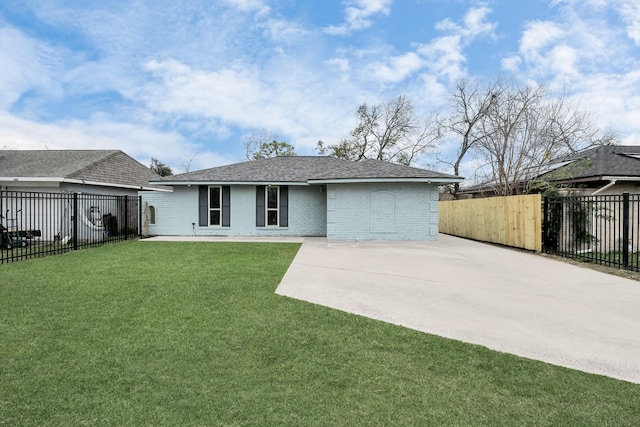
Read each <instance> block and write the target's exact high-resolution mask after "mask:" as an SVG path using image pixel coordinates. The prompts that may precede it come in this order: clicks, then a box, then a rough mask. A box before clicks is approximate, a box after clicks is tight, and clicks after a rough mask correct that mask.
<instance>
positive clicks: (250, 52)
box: [0, 0, 640, 176]
mask: <svg viewBox="0 0 640 427" xmlns="http://www.w3.org/2000/svg"><path fill="white" fill-rule="evenodd" d="M0 62H1V63H2V67H0V87H2V90H1V91H0V148H11V149H47V148H48V149H80V148H88V149H122V150H123V151H125V152H126V153H128V154H130V155H131V156H133V157H135V158H136V159H138V160H139V161H141V162H142V163H144V164H149V162H150V158H151V157H155V158H158V159H160V160H161V161H162V162H164V163H167V164H169V165H170V166H172V167H173V169H174V172H183V171H184V165H186V164H187V163H188V162H189V160H190V159H192V162H191V170H196V169H201V168H207V167H213V166H217V165H221V164H226V163H232V162H237V161H242V160H244V155H245V151H244V146H243V143H244V141H245V139H246V138H247V136H249V135H252V134H253V135H260V134H262V133H264V132H270V133H271V134H273V135H275V136H277V138H278V140H281V141H286V142H289V143H291V144H293V145H294V146H295V147H296V150H297V152H298V154H303V155H304V154H307V155H312V154H315V151H314V146H315V144H316V142H317V141H318V140H320V139H321V140H323V141H324V142H325V143H327V144H332V143H336V142H338V141H339V139H340V138H341V137H344V136H347V135H348V133H349V131H350V130H351V129H352V128H353V127H354V125H355V111H356V109H357V107H358V106H359V105H360V104H362V103H363V102H367V103H369V104H375V103H380V102H382V101H385V100H388V99H391V98H395V97H396V96H398V95H400V94H405V95H406V96H407V97H408V98H409V99H411V100H412V101H413V103H414V105H415V107H416V110H417V111H418V112H419V113H420V114H423V115H425V116H426V115H427V114H429V113H430V112H432V111H443V109H444V107H445V102H446V97H447V90H448V89H449V88H451V87H452V86H453V85H454V84H455V82H456V81H457V80H458V79H460V78H471V79H477V80H478V81H480V82H481V83H483V82H488V81H490V80H492V79H494V78H496V77H498V76H509V77H515V78H516V79H518V80H520V81H522V82H531V83H535V84H545V85H548V86H549V88H550V89H551V90H552V91H553V93H556V94H564V95H565V96H567V97H569V98H570V99H572V100H574V101H575V102H576V103H579V105H580V106H581V108H583V109H585V110H589V111H591V112H593V114H594V118H595V120H596V121H597V122H598V123H599V124H600V125H601V126H602V127H603V128H606V129H611V130H614V131H615V132H617V133H618V135H619V137H620V142H621V143H624V144H630V145H640V2H638V1H637V0H522V1H520V0H487V1H473V0H395V1H394V0H343V1H339V0H323V1H319V0H318V1H309V0H307V1H296V0H200V1H189V0H185V1H179V2H176V1H174V0H138V1H118V0H105V1H102V2H87V1H80V0H23V1H20V2H17V1H16V2H9V1H5V2H2V3H0ZM429 166H431V167H438V166H437V165H434V164H433V163H432V162H430V164H429ZM469 167H470V166H469ZM442 168H444V166H442ZM442 170H444V171H446V169H442ZM472 173H473V171H471V170H466V171H465V174H467V176H469V175H471V174H472Z"/></svg>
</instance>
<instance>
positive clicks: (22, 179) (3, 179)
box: [0, 176, 173, 193]
mask: <svg viewBox="0 0 640 427" xmlns="http://www.w3.org/2000/svg"><path fill="white" fill-rule="evenodd" d="M0 182H11V183H16V182H36V183H37V182H46V183H51V182H57V183H64V184H80V185H95V186H100V187H116V188H127V189H132V190H147V191H164V192H169V193H170V192H172V191H173V190H172V189H168V188H155V187H148V186H144V185H127V184H114V183H111V182H99V181H87V180H84V179H71V178H49V177H29V176H14V177H5V176H2V177H0ZM160 185H162V184H160Z"/></svg>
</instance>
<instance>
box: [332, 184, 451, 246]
mask: <svg viewBox="0 0 640 427" xmlns="http://www.w3.org/2000/svg"><path fill="white" fill-rule="evenodd" d="M372 195H374V196H373V199H372ZM391 195H393V196H395V212H393V213H389V212H386V211H387V210H388V209H390V208H389V207H384V208H383V210H384V211H385V212H382V214H381V212H379V211H378V210H379V209H378V207H377V206H376V201H375V200H376V198H377V197H380V196H381V197H380V200H393V198H394V197H392V196H391ZM327 196H328V197H327V211H328V213H327V215H328V221H327V238H328V239H329V240H436V239H437V236H438V187H437V186H436V185H430V184H421V183H406V184H395V183H387V184H340V185H328V186H327ZM372 200H373V202H372ZM384 216H387V217H388V218H389V221H390V223H388V224H387V226H386V227H382V226H381V224H384V223H383V222H381V221H384ZM382 230H384V231H382Z"/></svg>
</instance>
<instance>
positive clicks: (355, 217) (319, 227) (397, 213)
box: [142, 156, 462, 240]
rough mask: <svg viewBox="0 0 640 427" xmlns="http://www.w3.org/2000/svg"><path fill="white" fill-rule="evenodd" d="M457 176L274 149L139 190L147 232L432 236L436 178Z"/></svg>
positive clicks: (382, 237)
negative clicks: (166, 189) (269, 154)
mask: <svg viewBox="0 0 640 427" xmlns="http://www.w3.org/2000/svg"><path fill="white" fill-rule="evenodd" d="M461 180H462V178H460V177H456V176H453V175H446V174H442V173H438V172H433V171H429V170H424V169H417V168H412V167H408V166H403V165H398V164H393V163H388V162H383V161H379V160H363V161H360V162H356V163H354V162H350V161H347V160H342V159H337V158H333V157H319V156H312V157H304V156H295V157H274V158H268V159H261V160H256V161H250V162H244V163H237V164H232V165H227V166H220V167H216V168H212V169H206V170H201V171H196V172H190V173H185V174H181V175H175V176H172V177H167V178H164V179H162V180H159V181H155V182H153V183H154V184H162V185H171V186H172V187H173V192H172V193H143V194H142V199H143V203H144V205H145V206H146V210H147V212H148V215H147V218H146V220H145V230H147V232H148V234H150V235H198V236H326V237H327V238H328V239H330V240H435V239H436V237H437V234H438V186H439V185H442V184H446V183H452V182H460V181H461Z"/></svg>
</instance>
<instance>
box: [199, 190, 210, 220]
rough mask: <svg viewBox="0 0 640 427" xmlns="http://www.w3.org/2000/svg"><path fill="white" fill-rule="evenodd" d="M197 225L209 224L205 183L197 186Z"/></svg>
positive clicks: (207, 195)
mask: <svg viewBox="0 0 640 427" xmlns="http://www.w3.org/2000/svg"><path fill="white" fill-rule="evenodd" d="M198 217H199V219H198V225H200V226H201V227H206V226H208V225H209V187H208V186H207V185H200V186H198Z"/></svg>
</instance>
